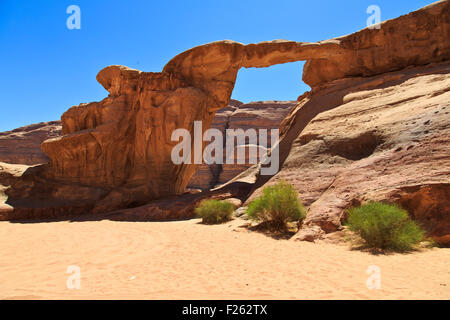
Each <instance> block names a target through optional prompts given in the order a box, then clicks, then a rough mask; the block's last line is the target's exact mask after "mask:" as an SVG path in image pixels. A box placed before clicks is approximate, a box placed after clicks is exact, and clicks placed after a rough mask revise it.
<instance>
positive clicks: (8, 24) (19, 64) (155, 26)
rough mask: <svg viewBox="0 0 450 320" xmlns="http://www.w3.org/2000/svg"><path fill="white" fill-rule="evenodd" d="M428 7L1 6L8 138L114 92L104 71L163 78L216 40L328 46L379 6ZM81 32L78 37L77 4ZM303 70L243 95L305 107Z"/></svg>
mask: <svg viewBox="0 0 450 320" xmlns="http://www.w3.org/2000/svg"><path fill="white" fill-rule="evenodd" d="M432 2H433V1H430V0H428V1H425V0H398V1H392V0H368V1H366V0H345V1H344V0H343V1H337V0H309V1H303V0H276V1H273V0H272V1H268V0H201V1H200V0H183V1H178V0H177V1H174V0H172V1H171V0H167V1H162V0H136V1H134V0H128V1H119V0H82V1H76V0H70V1H65V0H52V1H50V0H41V1H34V0H22V1H17V0H0V61H2V67H1V69H2V72H1V75H2V76H1V77H0V115H1V117H0V131H5V130H10V129H13V128H16V127H19V126H23V125H26V124H31V123H36V122H40V121H50V120H56V119H59V118H60V116H61V114H62V113H63V112H64V111H65V110H67V109H68V108H69V107H71V106H73V105H78V104H80V103H82V102H91V101H99V100H101V99H103V98H104V97H106V96H107V92H106V91H105V90H104V89H103V87H102V86H101V85H100V84H99V83H98V82H97V81H96V80H95V76H96V74H97V73H98V71H99V70H101V69H102V68H103V67H105V66H108V65H111V64H121V65H126V66H128V67H131V68H136V69H139V70H143V71H155V72H156V71H161V69H162V68H163V66H164V65H165V64H166V63H167V62H168V61H169V60H170V59H171V58H172V57H174V56H175V55H176V54H178V53H180V52H182V51H184V50H187V49H189V48H191V47H194V46H197V45H200V44H204V43H208V42H211V41H217V40H223V39H230V40H235V41H239V42H242V43H254V42H260V41H267V40H273V39H288V40H296V41H319V40H325V39H329V38H333V37H337V36H341V35H345V34H349V33H352V32H355V31H357V30H359V29H362V28H364V27H365V26H366V20H367V18H368V16H369V15H368V14H367V13H366V9H367V7H368V6H369V5H372V4H376V5H378V6H379V7H380V8H381V19H382V20H387V19H391V18H395V17H397V16H400V15H402V14H406V13H408V12H410V11H413V10H416V9H418V8H420V7H423V6H425V5H428V4H430V3H432ZM72 4H75V5H78V6H79V7H80V9H81V29H80V30H69V29H68V28H67V27H66V20H67V18H68V17H69V14H67V13H66V8H67V7H68V6H69V5H72ZM302 67H303V63H301V62H298V63H289V64H284V65H277V66H273V67H270V68H264V69H253V68H252V69H241V71H240V72H239V74H238V79H237V83H236V87H235V90H234V92H233V98H235V99H238V100H241V101H243V102H250V101H255V100H295V99H296V98H297V97H298V96H299V95H300V94H302V93H303V92H304V91H306V90H308V87H307V86H306V85H305V84H304V83H303V82H302V81H301V72H302Z"/></svg>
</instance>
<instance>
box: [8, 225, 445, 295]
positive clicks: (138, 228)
mask: <svg viewBox="0 0 450 320" xmlns="http://www.w3.org/2000/svg"><path fill="white" fill-rule="evenodd" d="M199 222H200V220H198V219H193V220H187V221H175V222H113V221H109V220H104V221H88V222H69V221H62V222H48V223H42V222H41V223H10V222H1V223H0V238H1V239H8V241H2V242H1V244H0V252H2V259H1V261H0V274H1V275H2V281H1V282H0V299H109V298H122V299H269V300H270V299H321V298H328V299H449V298H450V269H449V266H448V261H450V260H449V259H450V249H438V248H433V249H423V250H420V251H417V252H414V253H410V254H389V255H372V254H369V253H366V252H362V251H357V250H351V248H350V246H348V245H345V244H344V245H342V244H340V245H336V244H331V243H324V242H321V243H308V242H298V241H292V240H276V239H273V238H271V237H268V236H266V235H263V234H261V233H258V232H254V231H248V230H247V229H246V228H243V227H242V226H243V225H245V223H246V222H245V221H244V220H240V219H236V220H233V221H231V222H229V223H226V224H222V225H215V226H207V225H203V224H200V223H199ZM69 265H77V266H79V267H80V268H81V288H80V289H71V290H69V289H67V287H66V281H67V278H68V277H69V276H70V275H69V274H67V273H66V271H67V267H68V266H69ZM370 265H377V266H379V267H380V268H381V289H379V290H369V289H368V288H367V286H366V281H367V279H368V277H369V276H368V275H367V274H366V270H367V268H368V267H369V266H370Z"/></svg>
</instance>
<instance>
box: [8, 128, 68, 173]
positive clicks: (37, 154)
mask: <svg viewBox="0 0 450 320" xmlns="http://www.w3.org/2000/svg"><path fill="white" fill-rule="evenodd" d="M60 135H61V122H60V121H50V122H41V123H36V124H32V125H29V126H25V127H21V128H17V129H14V130H11V131H6V132H0V162H7V163H17V164H27V165H35V164H40V163H46V162H48V160H49V159H48V157H47V155H46V154H45V153H44V152H42V150H41V143H42V142H43V141H45V140H47V139H50V138H55V137H58V136H60Z"/></svg>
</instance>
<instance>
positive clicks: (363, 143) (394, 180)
mask: <svg viewBox="0 0 450 320" xmlns="http://www.w3.org/2000/svg"><path fill="white" fill-rule="evenodd" d="M336 104H337V106H336ZM317 108H324V109H327V108H329V109H330V110H328V111H324V112H322V113H320V114H319V115H317V116H315V117H314V119H313V120H311V121H309V119H306V121H305V117H307V116H308V113H309V111H310V110H316V109H317ZM305 123H307V124H306V126H305ZM282 131H283V132H284V135H285V138H286V139H288V140H286V141H282V147H281V149H283V151H284V152H285V153H286V151H287V150H288V151H287V157H286V160H285V162H284V165H283V167H282V169H281V171H280V172H279V173H278V174H277V175H276V176H275V177H274V178H272V180H271V181H270V182H269V184H272V183H275V182H276V181H278V180H286V181H288V182H289V183H291V184H293V185H294V186H295V188H296V189H297V190H298V192H299V194H300V197H301V199H302V201H303V203H304V204H305V205H307V206H308V207H309V210H308V214H307V218H306V220H305V222H304V225H303V230H301V232H299V234H298V236H297V239H300V240H311V239H312V237H313V235H315V238H320V237H323V236H324V234H326V233H330V232H334V231H337V230H339V229H340V228H341V226H342V222H343V220H344V219H345V217H346V209H347V208H349V207H351V206H354V205H358V204H360V203H363V202H367V201H372V200H375V201H386V202H389V203H399V204H401V205H402V206H403V207H405V208H406V209H408V211H409V212H410V214H411V215H412V217H413V218H415V219H416V220H418V221H419V222H420V223H421V224H422V225H423V226H424V227H425V228H426V229H427V230H428V231H429V232H430V233H431V234H432V235H433V236H434V237H435V239H436V240H438V241H439V242H441V243H446V242H447V243H448V236H449V235H450V205H449V201H448V199H449V196H450V149H449V145H450V63H448V62H447V63H442V64H434V65H433V64H432V65H429V66H424V67H416V68H410V69H405V70H403V71H399V72H393V73H386V74H383V75H380V76H375V77H371V78H361V79H348V80H339V81H337V82H335V83H330V85H329V86H328V87H326V88H323V89H322V90H319V91H317V92H315V93H314V94H311V95H306V96H303V97H301V99H300V101H299V105H298V106H297V107H296V110H295V111H294V112H293V113H292V114H291V115H290V116H289V117H288V118H287V119H286V120H285V122H284V123H283V128H282ZM295 135H296V137H294V136H295ZM259 192H260V191H259V190H257V191H256V192H255V193H254V195H253V196H252V197H255V196H256V195H258V194H259ZM318 227H319V228H318Z"/></svg>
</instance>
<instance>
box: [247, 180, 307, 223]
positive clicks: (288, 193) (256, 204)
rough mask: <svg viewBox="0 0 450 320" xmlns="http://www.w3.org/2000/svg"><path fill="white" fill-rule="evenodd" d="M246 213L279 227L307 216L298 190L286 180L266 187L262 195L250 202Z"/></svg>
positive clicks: (254, 218)
mask: <svg viewBox="0 0 450 320" xmlns="http://www.w3.org/2000/svg"><path fill="white" fill-rule="evenodd" d="M246 213H247V215H248V216H249V217H250V218H251V219H253V220H258V221H261V222H266V223H269V224H270V225H271V226H274V227H277V228H284V227H286V224H287V222H289V221H297V220H302V219H304V218H305V216H306V210H305V208H304V207H303V205H302V203H301V202H300V200H299V199H298V194H297V191H295V189H294V188H293V187H292V186H291V185H290V184H288V183H286V182H284V181H282V182H279V183H277V184H276V185H273V186H268V187H265V188H264V189H263V191H262V195H261V196H260V197H258V198H256V199H255V200H253V201H252V202H251V203H250V204H249V206H248V208H247V212H246Z"/></svg>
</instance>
